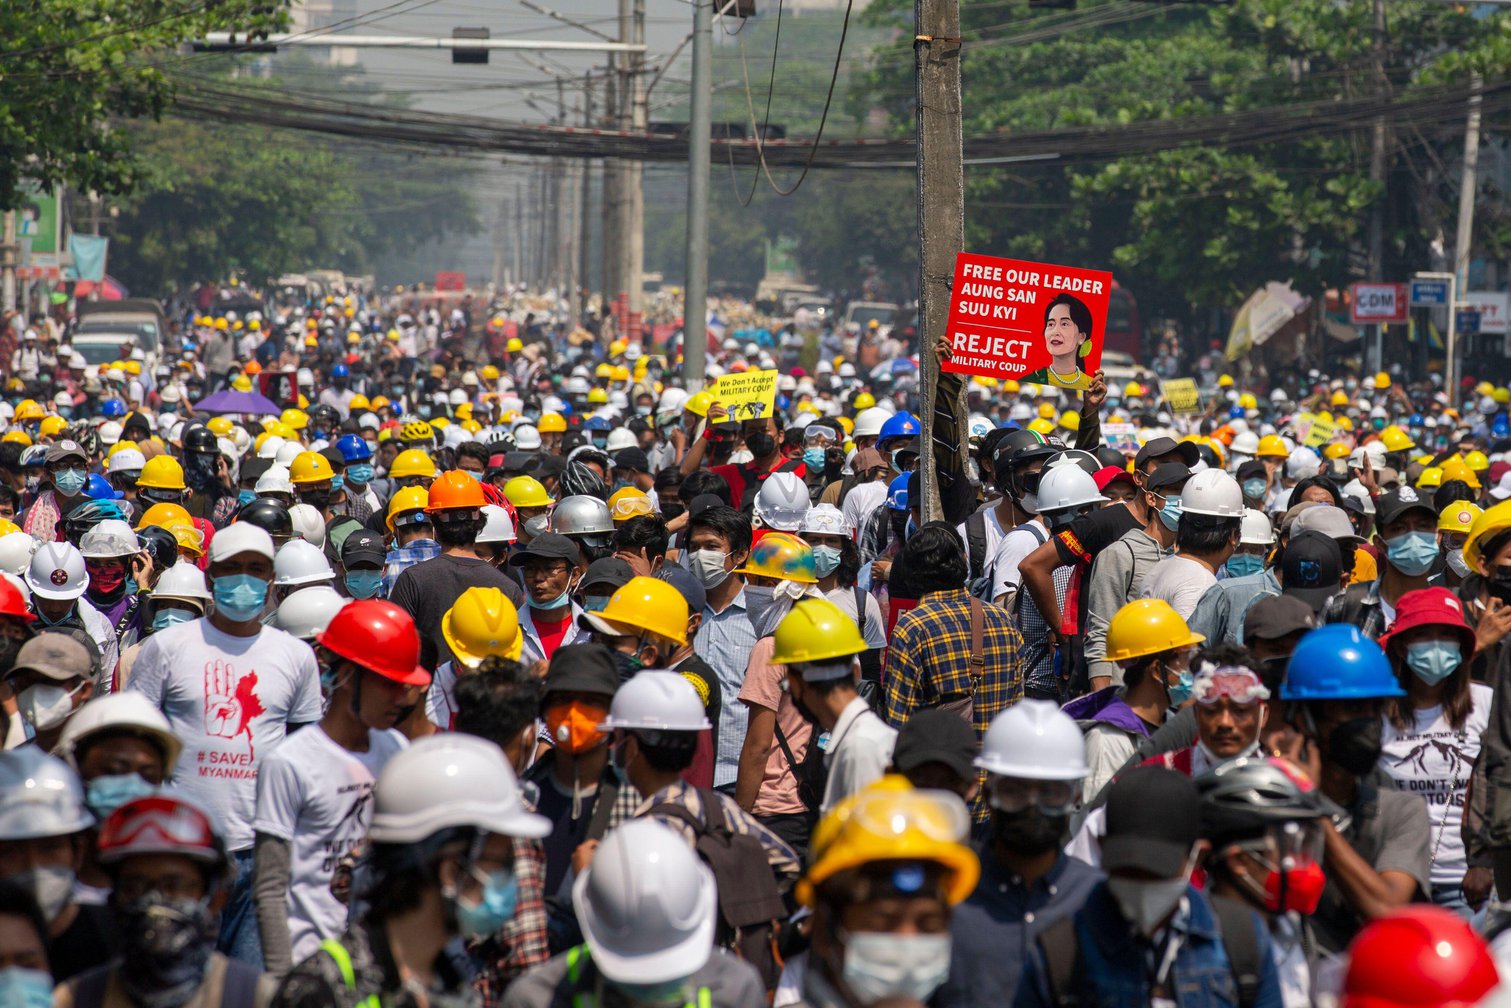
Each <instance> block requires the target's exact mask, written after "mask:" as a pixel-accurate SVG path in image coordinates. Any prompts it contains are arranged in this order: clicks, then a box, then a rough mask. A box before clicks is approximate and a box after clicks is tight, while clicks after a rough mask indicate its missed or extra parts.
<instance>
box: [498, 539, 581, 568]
mask: <svg viewBox="0 0 1511 1008" xmlns="http://www.w3.org/2000/svg"><path fill="white" fill-rule="evenodd" d="M581 558H582V553H581V551H580V550H578V548H577V544H576V543H574V542H573V541H572V540H570V539H568V538H567V537H566V536H564V535H560V534H558V533H556V532H542V533H541V534H540V535H538V536H536V537H535V538H534V539H531V540H530V541H529V543H527V544H526V545H525V547H524V548H523V549H521V550H517V551H516V552H515V554H514V555H513V556H511V557H510V558H509V566H510V567H523V566H524V565H525V564H526V563H528V562H529V561H531V560H565V561H566V562H567V563H569V564H575V563H576V562H577V561H578V560H580V559H581Z"/></svg>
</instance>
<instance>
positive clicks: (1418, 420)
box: [1406, 413, 1422, 427]
mask: <svg viewBox="0 0 1511 1008" xmlns="http://www.w3.org/2000/svg"><path fill="white" fill-rule="evenodd" d="M1406 426H1408V427H1420V426H1422V414H1420V413H1413V414H1412V415H1411V419H1410V420H1408V421H1406Z"/></svg>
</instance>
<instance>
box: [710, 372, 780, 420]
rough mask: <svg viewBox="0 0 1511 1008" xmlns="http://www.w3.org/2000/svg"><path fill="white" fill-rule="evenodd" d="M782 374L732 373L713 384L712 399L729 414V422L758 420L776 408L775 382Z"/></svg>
mask: <svg viewBox="0 0 1511 1008" xmlns="http://www.w3.org/2000/svg"><path fill="white" fill-rule="evenodd" d="M778 374H780V372H778V371H776V370H770V371H731V372H730V373H729V374H725V375H720V376H719V380H718V381H716V382H714V387H713V398H714V402H716V403H719V404H720V405H722V406H723V407H724V408H725V409H727V410H728V411H729V416H728V419H730V420H735V421H740V420H755V419H758V418H760V417H765V416H771V414H772V411H773V410H774V409H775V408H776V380H777V375H778Z"/></svg>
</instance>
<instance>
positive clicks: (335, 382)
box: [320, 364, 357, 420]
mask: <svg viewBox="0 0 1511 1008" xmlns="http://www.w3.org/2000/svg"><path fill="white" fill-rule="evenodd" d="M350 382H351V369H350V368H348V367H347V366H346V365H345V364H337V365H335V366H334V367H332V368H331V384H330V388H327V389H322V390H321V392H320V404H321V405H322V406H329V407H331V408H332V409H334V410H335V411H336V412H337V413H339V414H341V419H342V420H345V419H346V418H347V417H348V416H350V415H351V405H352V400H353V399H355V398H356V397H357V393H356V392H355V391H354V390H352V389H351V388H350V387H349V384H350Z"/></svg>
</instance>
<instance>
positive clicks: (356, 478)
mask: <svg viewBox="0 0 1511 1008" xmlns="http://www.w3.org/2000/svg"><path fill="white" fill-rule="evenodd" d="M372 478H373V467H372V464H371V463H368V462H353V463H352V464H351V465H349V466H347V467H346V481H347V482H348V483H350V484H352V485H353V486H367V484H369V483H371V482H372Z"/></svg>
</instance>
